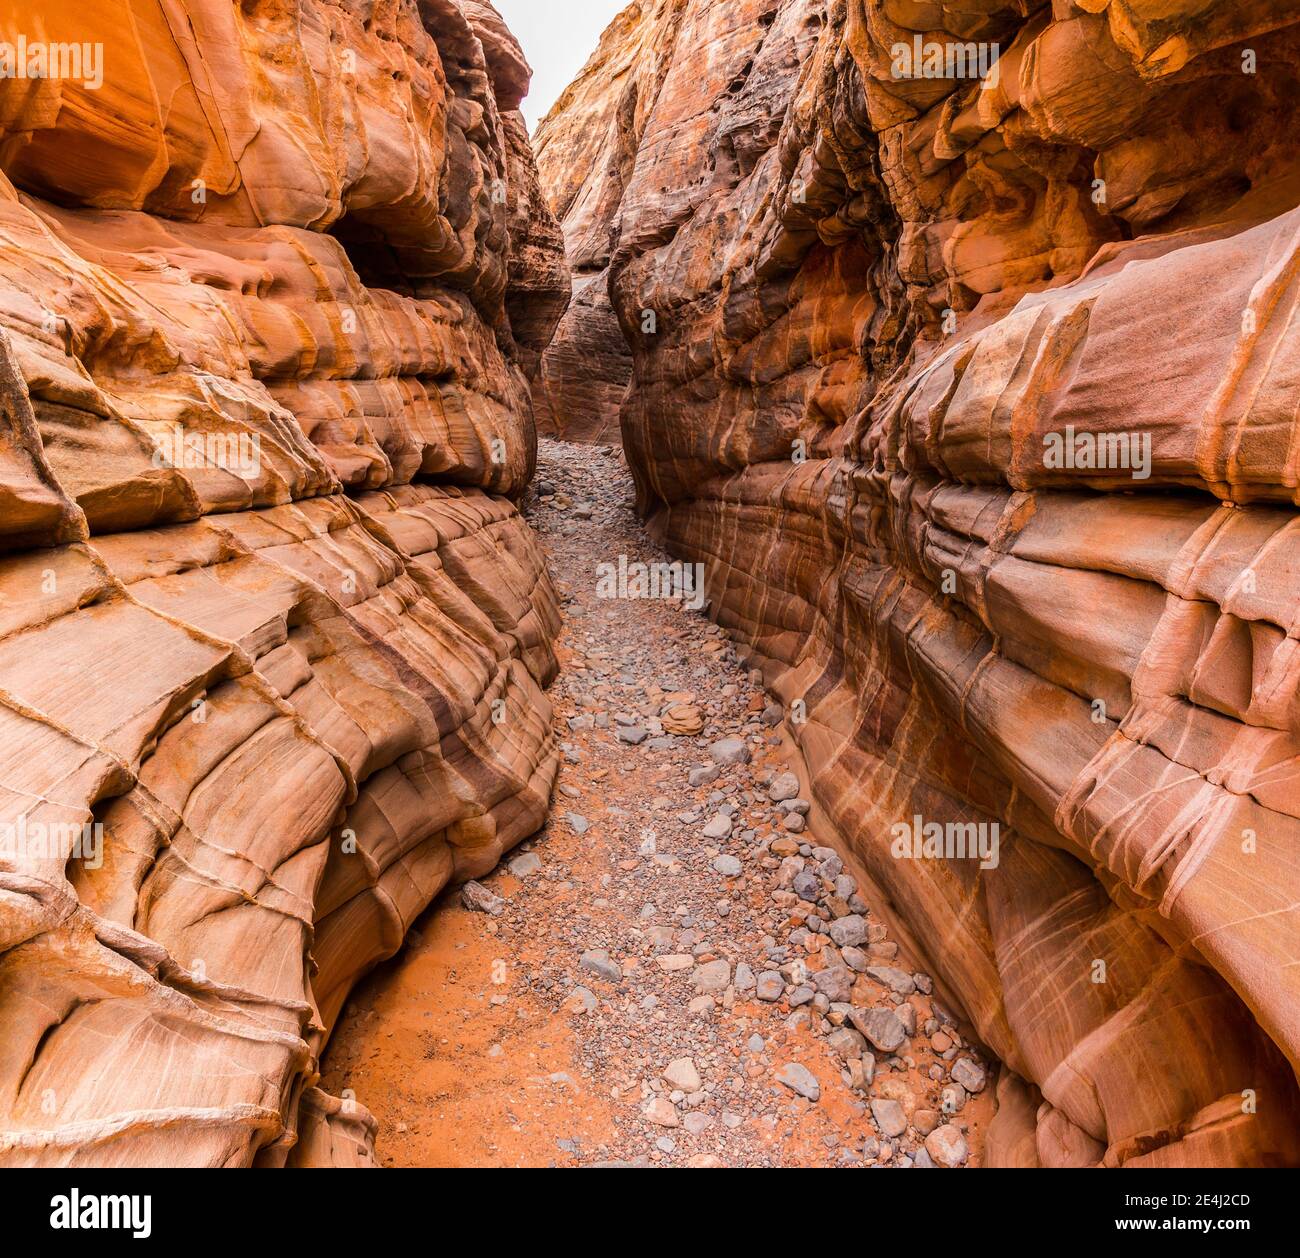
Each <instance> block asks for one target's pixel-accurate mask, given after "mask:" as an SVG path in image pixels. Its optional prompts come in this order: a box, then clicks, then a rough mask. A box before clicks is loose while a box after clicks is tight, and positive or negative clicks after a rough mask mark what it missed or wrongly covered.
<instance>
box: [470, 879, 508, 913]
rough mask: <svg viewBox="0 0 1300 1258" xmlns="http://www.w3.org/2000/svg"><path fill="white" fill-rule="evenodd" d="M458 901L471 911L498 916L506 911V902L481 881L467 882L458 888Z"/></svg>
mask: <svg viewBox="0 0 1300 1258" xmlns="http://www.w3.org/2000/svg"><path fill="white" fill-rule="evenodd" d="M460 902H461V903H462V904H463V905H464V906H465V907H466V908H467V909H469V911H470V912H471V913H488V914H490V915H491V916H493V917H500V916H501V914H502V913H504V912H505V911H506V902H505V901H504V900H503V899H502V898H501V897H500V896H499V895H496V894H494V893H493V892H491V891H489V890H488V889H487V888H486V887H485V886H484V885H483V884H482V883H481V882H467V883H466V884H465V885H464V886H463V887H461V889H460Z"/></svg>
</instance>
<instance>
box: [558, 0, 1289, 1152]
mask: <svg viewBox="0 0 1300 1258" xmlns="http://www.w3.org/2000/svg"><path fill="white" fill-rule="evenodd" d="M1201 8H1202V6H1200V5H1197V4H1192V3H1188V4H1186V5H1175V6H1172V7H1171V6H1164V8H1163V9H1162V10H1161V13H1160V15H1159V17H1151V16H1149V15H1147V14H1146V13H1145V11H1143V10H1142V9H1141V7H1140V6H1134V5H1130V4H1126V3H1122V2H1121V0H1112V2H1111V3H1109V4H1098V5H1088V6H1086V10H1088V11H1085V9H1084V8H1078V7H1075V8H1073V9H1072V8H1070V7H1069V6H1066V7H1065V10H1064V11H1062V8H1061V6H1056V8H1055V9H1049V8H1046V7H1042V6H1039V7H1037V8H1035V10H1034V12H1033V13H1032V14H1030V15H1029V16H1028V17H1026V16H1024V15H1023V14H1022V13H1021V12H1019V11H1018V10H1017V9H1015V8H1014V7H1012V6H1006V7H1001V8H1000V7H997V6H987V8H986V9H981V11H980V12H979V13H974V12H972V11H970V10H969V9H964V10H961V11H959V10H958V7H956V6H948V5H939V6H933V12H931V11H930V10H927V13H926V18H927V19H928V20H934V21H941V25H940V28H939V29H926V28H923V27H922V26H921V25H920V23H919V21H918V19H919V18H920V14H919V12H916V13H914V12H913V10H911V9H908V8H906V6H895V5H891V4H882V5H877V4H865V3H863V2H862V0H831V2H830V3H825V4H823V3H820V2H815V0H786V2H785V3H773V2H770V0H769V2H766V3H765V2H762V0H752V2H750V0H731V2H730V3H727V4H724V5H718V4H712V5H711V4H706V3H703V2H700V3H694V2H691V0H684V2H683V3H675V4H674V3H667V2H665V3H662V4H658V5H641V6H639V9H638V12H637V15H636V21H635V22H631V21H629V19H628V17H627V16H625V18H624V19H620V22H621V25H619V24H616V26H615V27H614V28H611V34H610V35H609V36H607V39H606V43H605V44H603V45H602V49H601V51H600V53H599V54H598V56H597V57H596V58H595V59H593V62H592V63H591V64H590V65H589V67H588V70H587V72H585V73H584V77H583V78H581V79H579V81H578V83H577V84H576V85H575V87H574V88H573V89H571V94H570V98H569V99H568V100H567V101H564V100H562V101H561V105H560V109H559V110H558V111H557V113H556V114H553V115H552V117H551V118H550V119H548V121H547V123H546V124H545V126H544V127H543V130H542V132H541V133H540V136H539V141H540V143H541V152H542V165H543V171H544V175H545V177H546V180H547V182H548V191H549V193H550V195H551V199H552V204H553V205H555V206H556V208H557V210H559V211H560V213H561V216H562V218H564V221H565V224H566V230H567V231H568V234H569V240H570V246H571V248H572V246H573V242H574V239H575V236H576V235H580V236H581V238H582V239H583V240H587V239H590V240H592V241H599V240H602V239H603V240H605V241H606V245H605V252H604V253H602V252H601V250H600V249H599V248H597V247H594V246H593V247H592V248H591V249H590V254H591V257H592V264H593V266H595V265H596V264H599V265H600V266H601V267H602V268H604V269H605V273H604V277H603V280H602V279H600V278H597V279H594V280H593V281H592V283H600V282H604V283H605V284H606V291H607V292H608V294H609V295H610V297H611V299H612V306H613V309H614V311H615V312H616V315H617V318H618V322H619V325H620V329H621V333H622V337H623V339H624V342H625V344H626V346H627V348H628V350H629V351H630V353H631V356H632V360H633V361H632V375H631V385H630V387H629V389H628V391H627V396H626V399H625V400H624V401H623V403H622V406H621V426H622V432H623V436H624V441H625V445H626V447H627V450H628V453H629V459H630V462H631V465H632V468H633V472H634V475H635V476H636V478H637V482H638V487H639V493H640V498H641V503H642V506H643V509H644V511H645V512H646V514H647V515H648V517H649V519H650V521H651V523H652V526H653V527H654V528H655V529H656V530H657V531H658V532H659V533H660V534H661V535H662V537H663V538H664V539H665V540H666V542H667V543H668V545H669V546H670V548H671V549H672V550H673V552H674V553H675V554H677V555H679V556H681V557H683V558H688V559H691V560H697V561H703V562H704V563H705V564H706V565H707V572H708V588H709V595H710V598H711V599H712V602H713V608H712V610H713V614H715V615H716V616H717V617H718V619H719V620H720V621H721V622H722V623H723V624H724V625H726V626H727V627H728V628H730V629H733V630H734V631H736V633H737V635H738V636H739V637H741V638H743V639H744V640H746V641H747V642H748V643H749V644H750V647H751V649H752V650H753V652H754V659H755V662H757V663H760V664H761V665H762V666H763V667H764V669H765V672H766V673H767V676H768V680H769V684H770V685H771V686H772V687H773V688H774V689H775V690H776V691H777V693H778V695H779V696H780V697H781V698H782V699H783V700H784V701H785V703H786V705H787V714H788V715H789V716H790V717H791V718H792V720H793V721H794V728H795V730H796V733H797V736H798V738H799V740H800V743H801V746H802V749H803V752H804V755H805V758H806V760H807V762H808V766H809V769H810V774H811V780H812V784H813V788H814V792H815V794H816V797H817V800H818V802H819V803H820V804H821V805H822V806H823V807H824V808H825V809H826V810H827V812H828V813H829V815H830V816H831V817H832V819H833V820H834V821H835V822H836V823H837V825H838V827H839V829H840V832H841V834H842V835H843V837H844V839H845V841H846V843H847V845H848V847H849V848H850V849H851V850H852V852H853V854H854V855H855V856H856V858H857V859H858V860H860V861H861V863H862V865H863V866H864V867H865V868H866V870H867V871H868V872H869V873H870V874H871V876H872V877H873V879H874V880H875V881H876V883H877V884H878V885H879V886H880V887H881V888H882V890H883V891H884V892H885V893H886V894H887V895H888V897H889V899H890V900H891V901H892V902H893V905H894V907H895V908H896V909H898V910H899V912H900V913H901V915H902V916H903V917H904V918H905V919H906V920H907V922H908V924H909V926H910V927H911V929H912V931H913V933H914V934H915V935H916V936H917V939H918V942H919V943H920V944H921V946H923V947H924V948H925V950H926V952H927V953H928V955H929V958H930V960H931V962H932V965H933V968H934V970H935V972H936V974H937V975H939V976H940V977H941V978H942V980H943V982H944V984H945V986H946V988H947V989H948V991H949V992H950V993H952V994H953V995H954V997H955V998H957V999H960V1001H961V1002H962V1004H963V1006H964V1008H965V1010H966V1012H967V1013H968V1014H969V1015H970V1016H971V1018H972V1020H973V1022H974V1024H975V1025H976V1026H977V1027H978V1029H979V1032H980V1034H981V1036H982V1037H983V1038H984V1040H985V1042H986V1043H987V1045H988V1046H989V1048H990V1049H992V1051H993V1052H994V1053H996V1054H997V1055H998V1056H999V1057H1000V1058H1001V1060H1002V1061H1003V1063H1004V1064H1005V1066H1006V1068H1007V1069H1006V1070H1004V1072H1003V1077H1002V1081H1001V1083H1000V1085H999V1089H998V1093H999V1100H1000V1111H999V1118H998V1120H997V1123H995V1125H994V1130H993V1131H992V1132H991V1133H990V1140H989V1161H990V1162H992V1163H994V1164H996V1163H998V1162H999V1161H1001V1162H1004V1163H1015V1164H1040V1165H1095V1164H1103V1165H1126V1166H1139V1165H1164V1164H1171V1165H1189V1164H1190V1165H1197V1164H1204V1165H1219V1164H1242V1165H1252V1164H1290V1163H1294V1162H1295V1161H1296V1160H1297V1159H1298V1158H1300V1149H1297V1146H1296V1141H1295V1136H1294V1121H1295V1116H1296V1113H1297V1104H1298V1102H1297V1091H1296V1082H1295V1069H1296V1066H1297V1065H1298V1064H1300V1013H1298V1012H1297V1011H1298V1010H1300V999H1298V998H1297V997H1298V993H1297V991H1296V987H1295V981H1294V979H1293V977H1292V975H1293V974H1294V971H1295V967H1294V966H1293V965H1292V964H1291V962H1292V957H1291V955H1290V952H1291V944H1290V938H1291V936H1292V934H1293V932H1292V931H1291V930H1290V926H1289V923H1290V920H1291V917H1292V916H1293V909H1292V907H1291V906H1292V904H1293V902H1294V900H1295V888H1296V886H1297V879H1298V878H1300V871H1297V868H1296V858H1295V855H1294V852H1295V850H1296V848H1297V840H1300V827H1298V821H1300V807H1298V805H1297V801H1298V800H1300V795H1297V792H1296V789H1295V783H1294V780H1293V779H1294V769H1293V762H1294V760H1295V756H1296V737H1297V725H1296V719H1295V695H1296V693H1297V681H1300V676H1298V674H1297V670H1296V664H1295V652H1294V649H1293V643H1294V633H1295V625H1296V622H1297V619H1296V595H1295V581H1294V579H1293V577H1292V575H1291V570H1292V568H1293V567H1294V566H1295V564H1296V562H1297V560H1296V544H1295V538H1296V536H1297V534H1296V528H1295V509H1294V508H1295V503H1296V476H1295V471H1294V467H1293V463H1294V455H1293V453H1292V447H1293V445H1294V443H1295V412H1296V400H1295V399H1296V387H1295V382H1294V380H1292V379H1291V374H1290V372H1289V370H1288V368H1287V367H1286V363H1287V362H1288V361H1289V360H1290V359H1291V358H1293V357H1294V355H1293V354H1290V353H1288V350H1289V349H1290V348H1291V344H1290V343H1291V340H1292V339H1293V336H1294V333H1293V330H1292V329H1293V324H1294V320H1293V311H1294V309H1295V305H1296V296H1295V291H1294V280H1293V272H1294V270H1295V257H1296V239H1297V238H1296V226H1297V218H1296V211H1295V206H1296V204H1297V201H1298V200H1300V196H1297V194H1296V188H1297V183H1296V175H1297V172H1298V171H1300V160H1298V159H1300V153H1298V152H1297V146H1296V142H1295V135H1296V130H1295V126H1294V116H1293V114H1294V108H1295V106H1294V101H1295V99H1296V96H1295V90H1294V89H1295V87H1296V83H1295V70H1294V65H1295V58H1294V52H1295V45H1296V39H1297V28H1296V27H1295V26H1294V25H1291V24H1290V23H1292V21H1293V15H1288V14H1286V13H1284V12H1283V9H1282V6H1280V5H1220V6H1216V7H1215V9H1214V13H1213V14H1212V15H1207V14H1206V13H1203V12H1201ZM918 39H919V40H920V42H921V44H922V46H923V52H924V49H925V48H926V47H929V46H931V45H937V46H938V47H939V49H940V51H941V52H942V53H943V54H944V56H943V57H942V58H941V59H940V63H942V65H943V66H944V70H945V73H950V71H949V70H948V69H947V66H948V63H949V62H950V61H951V58H950V57H949V56H948V54H949V53H950V52H951V51H952V50H953V49H955V47H956V46H957V45H958V44H961V45H969V46H970V47H972V48H974V49H975V50H976V51H978V48H979V46H981V45H984V46H987V47H989V48H995V49H996V53H997V55H996V57H995V58H994V59H993V61H992V62H991V64H992V66H993V71H992V72H990V73H989V75H988V76H987V79H985V80H980V79H978V78H965V79H953V78H950V77H942V76H941V77H934V76H932V75H927V74H925V73H920V74H914V73H912V71H914V70H915V67H911V68H910V70H909V67H908V66H906V65H905V66H903V67H902V68H903V69H904V70H905V71H908V74H909V75H910V77H908V76H903V75H900V74H899V73H898V58H899V56H901V54H899V53H898V51H897V47H896V46H897V45H902V46H903V47H904V49H914V48H915V47H916V41H917V40H918ZM622 46H626V47H628V48H631V47H638V48H639V47H646V46H649V47H655V48H657V49H659V50H660V54H659V59H658V61H657V62H656V67H657V68H656V77H655V85H656V86H655V91H654V92H653V94H652V95H647V96H642V95H637V96H636V108H635V110H633V112H632V114H631V115H630V117H632V119H633V122H634V125H616V124H615V123H611V122H610V121H609V120H610V119H617V118H618V116H619V115H618V108H617V106H618V104H619V103H621V102H622V101H623V100H624V99H625V96H626V93H627V88H626V84H627V82H628V81H629V76H628V74H627V72H626V71H625V70H624V68H623V66H624V61H625V59H626V58H625V57H624V56H623V54H622V53H621V52H620V47H622ZM705 49H707V50H708V52H707V55H706V53H705V52H704V51H703V50H705ZM640 64H641V62H638V65H640ZM936 64H939V63H936ZM607 130H608V131H609V133H610V134H615V135H617V136H618V138H619V142H620V143H621V144H625V143H627V142H628V141H629V138H630V142H631V143H632V145H633V148H634V152H633V156H632V159H631V160H630V161H628V160H626V159H625V158H624V156H623V153H622V149H621V148H620V147H619V145H618V144H614V145H611V147H610V149H609V151H608V152H607V153H604V154H602V160H600V161H596V162H592V163H589V167H590V172H589V173H588V170H587V169H586V168H584V170H583V172H582V175H581V177H579V176H574V175H573V174H572V173H570V174H569V175H567V176H566V175H563V174H562V173H556V172H557V170H558V169H559V165H558V163H556V162H555V160H554V158H550V159H548V156H547V145H548V143H549V144H550V145H551V146H555V147H556V149H557V151H560V152H563V151H572V152H576V151H577V150H578V146H579V140H578V138H577V137H582V136H584V135H588V134H591V133H598V134H605V133H606V131H607ZM614 172H617V173H618V179H616V180H615V178H614ZM611 181H613V182H614V183H616V184H617V187H616V188H615V189H614V191H613V192H612V193H610V192H609V189H610V187H611ZM575 182H580V184H581V186H579V187H574V183H575ZM575 207H576V208H575ZM597 207H599V209H597ZM579 229H580V230H579ZM585 307H586V309H587V310H588V311H591V310H592V309H594V303H593V302H591V301H586V302H585ZM577 317H578V307H574V308H573V309H572V310H571V312H570V315H569V316H568V318H569V321H570V322H572V321H573V320H574V319H575V318H577ZM583 318H584V319H585V322H584V323H583V325H582V327H583V329H584V330H585V332H584V334H586V335H590V336H593V337H594V336H599V335H603V334H602V333H600V332H599V330H598V320H596V319H595V318H594V317H591V316H589V315H584V316H583ZM564 335H565V334H564V333H562V334H561V338H560V339H559V340H557V343H556V346H555V347H553V348H552V351H551V354H552V356H554V355H556V354H557V352H563V342H564ZM570 339H571V340H572V341H573V342H574V343H577V341H578V340H579V339H580V337H579V335H578V334H577V333H572V334H570ZM619 352H620V351H618V350H617V349H616V348H615V347H610V348H608V349H607V350H606V351H605V355H604V359H605V360H606V361H613V360H614V358H615V357H616V356H617V354H618V353H619ZM587 357H588V360H589V361H596V360H597V359H596V356H593V355H588V356H587ZM545 371H546V368H545V366H544V368H543V375H544V376H545ZM557 371H558V372H560V373H561V374H562V371H563V364H562V363H561V364H560V366H559V367H558V368H557ZM557 378H558V377H557ZM565 387H567V388H570V389H571V390H579V389H585V390H586V394H585V396H588V397H590V396H594V393H593V391H592V389H591V388H590V387H589V386H588V385H586V384H585V383H584V382H582V381H576V382H575V381H572V380H571V381H570V382H569V384H568V385H566V386H565ZM609 422H610V415H609V413H608V412H606V413H604V414H603V415H601V416H599V417H598V418H596V419H591V418H589V419H588V421H587V426H588V427H589V428H590V429H592V430H593V431H599V430H600V429H601V428H603V427H607V425H608V423H609ZM557 427H559V429H560V431H564V426H563V425H562V424H557ZM916 818H920V819H921V821H922V823H923V824H924V823H925V822H937V823H940V825H941V826H942V827H948V826H951V825H968V824H969V825H984V826H993V825H996V826H997V827H998V833H999V835H1000V858H999V861H998V864H997V866H996V868H985V869H981V868H980V867H979V864H978V862H975V861H969V860H962V859H955V858H954V859H937V860H926V859H922V860H914V859H900V858H898V857H897V856H896V855H895V854H894V851H893V838H894V835H895V828H896V827H897V826H899V825H900V824H906V825H911V824H913V823H914V819H916ZM1265 1097H1268V1098H1269V1100H1268V1101H1265V1100H1264V1098H1265Z"/></svg>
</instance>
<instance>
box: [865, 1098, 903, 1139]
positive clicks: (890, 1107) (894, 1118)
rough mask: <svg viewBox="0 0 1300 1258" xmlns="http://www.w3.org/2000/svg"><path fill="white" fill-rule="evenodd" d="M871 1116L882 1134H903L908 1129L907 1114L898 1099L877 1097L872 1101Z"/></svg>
mask: <svg viewBox="0 0 1300 1258" xmlns="http://www.w3.org/2000/svg"><path fill="white" fill-rule="evenodd" d="M871 1117H872V1118H874V1119H875V1120H876V1128H877V1130H879V1132H880V1134H881V1135H882V1136H890V1137H892V1136H901V1135H902V1134H903V1132H905V1131H906V1130H907V1114H906V1113H904V1111H903V1107H902V1106H901V1105H900V1104H899V1103H898V1102H897V1101H889V1100H885V1099H883V1098H881V1097H876V1098H875V1099H874V1100H873V1101H872V1102H871Z"/></svg>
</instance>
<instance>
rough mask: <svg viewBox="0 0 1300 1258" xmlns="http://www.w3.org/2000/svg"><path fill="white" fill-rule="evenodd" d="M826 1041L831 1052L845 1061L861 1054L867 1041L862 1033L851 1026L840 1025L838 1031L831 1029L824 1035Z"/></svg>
mask: <svg viewBox="0 0 1300 1258" xmlns="http://www.w3.org/2000/svg"><path fill="white" fill-rule="evenodd" d="M826 1043H827V1045H828V1046H829V1047H830V1049H831V1051H832V1052H833V1053H838V1054H839V1055H840V1056H841V1057H843V1058H844V1060H845V1061H850V1060H853V1059H856V1058H859V1057H861V1056H862V1051H863V1049H865V1048H866V1046H867V1041H866V1040H865V1039H863V1037H862V1035H861V1034H860V1033H859V1032H857V1031H855V1030H854V1029H853V1028H852V1027H847V1026H842V1027H840V1028H839V1030H838V1031H832V1032H831V1033H830V1034H829V1035H828V1036H827V1037H826Z"/></svg>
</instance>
